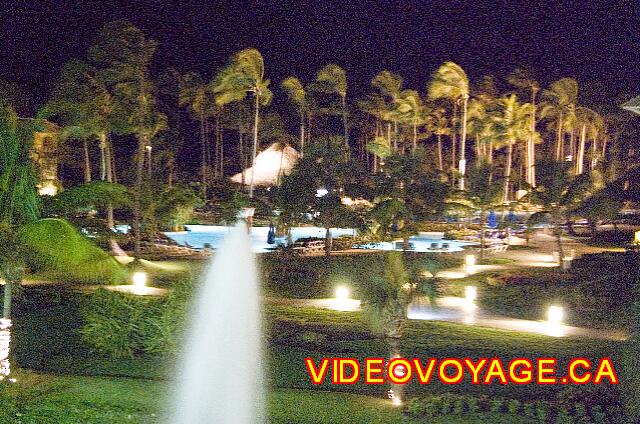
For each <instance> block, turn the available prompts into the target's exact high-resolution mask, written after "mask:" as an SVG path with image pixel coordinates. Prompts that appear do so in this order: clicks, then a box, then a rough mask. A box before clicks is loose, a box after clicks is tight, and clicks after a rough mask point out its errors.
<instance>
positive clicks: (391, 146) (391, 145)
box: [387, 121, 395, 153]
mask: <svg viewBox="0 0 640 424" xmlns="http://www.w3.org/2000/svg"><path fill="white" fill-rule="evenodd" d="M387 142H388V143H389V147H390V148H391V149H392V152H394V153H395V149H393V147H394V146H393V144H391V121H389V122H387Z"/></svg>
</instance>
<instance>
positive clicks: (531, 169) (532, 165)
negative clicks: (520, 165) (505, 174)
mask: <svg viewBox="0 0 640 424" xmlns="http://www.w3.org/2000/svg"><path fill="white" fill-rule="evenodd" d="M531 106H532V107H531V124H530V125H531V128H530V129H529V130H530V132H531V133H530V134H529V144H528V146H527V147H528V150H527V153H528V155H527V159H528V161H527V177H528V178H527V184H529V185H530V186H531V187H535V186H536V144H535V134H536V90H535V89H533V88H532V89H531Z"/></svg>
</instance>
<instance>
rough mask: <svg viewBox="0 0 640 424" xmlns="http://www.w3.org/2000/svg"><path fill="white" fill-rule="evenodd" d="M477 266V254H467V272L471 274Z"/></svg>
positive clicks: (465, 266) (465, 268)
mask: <svg viewBox="0 0 640 424" xmlns="http://www.w3.org/2000/svg"><path fill="white" fill-rule="evenodd" d="M475 266H476V255H466V256H465V257H464V270H465V273H466V274H467V275H468V274H471V273H473V271H474V270H475Z"/></svg>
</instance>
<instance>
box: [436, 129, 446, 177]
mask: <svg viewBox="0 0 640 424" xmlns="http://www.w3.org/2000/svg"><path fill="white" fill-rule="evenodd" d="M436 138H437V139H438V169H439V170H440V171H444V164H443V163H442V134H436Z"/></svg>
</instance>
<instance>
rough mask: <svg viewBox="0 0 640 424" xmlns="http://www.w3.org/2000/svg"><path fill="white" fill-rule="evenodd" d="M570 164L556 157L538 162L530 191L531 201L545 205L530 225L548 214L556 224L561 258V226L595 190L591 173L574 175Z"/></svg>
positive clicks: (551, 222) (562, 256)
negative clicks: (533, 185)
mask: <svg viewBox="0 0 640 424" xmlns="http://www.w3.org/2000/svg"><path fill="white" fill-rule="evenodd" d="M570 168H571V165H570V164H568V163H567V162H560V161H554V160H543V161H539V162H538V164H537V165H536V170H537V171H538V172H537V179H538V183H537V184H536V187H535V188H532V190H531V192H530V193H529V194H528V197H529V199H530V200H531V202H532V203H534V204H537V205H539V206H541V207H542V209H543V210H542V211H541V212H536V213H535V214H533V215H532V216H531V218H530V224H532V223H535V222H536V221H537V220H540V219H541V218H542V217H544V216H547V217H548V219H549V222H550V224H551V225H552V226H553V231H554V235H555V237H556V243H557V245H558V253H559V255H560V260H561V261H562V259H563V258H564V251H563V249H562V227H561V225H562V224H563V223H564V222H565V221H566V220H567V219H568V217H569V215H570V214H571V213H572V210H573V209H575V208H576V207H577V206H578V205H579V204H580V202H582V201H583V200H584V199H585V198H586V197H587V196H588V194H589V193H590V190H592V189H593V184H592V179H591V176H590V175H588V174H582V175H577V176H574V175H572V172H571V169H570Z"/></svg>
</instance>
